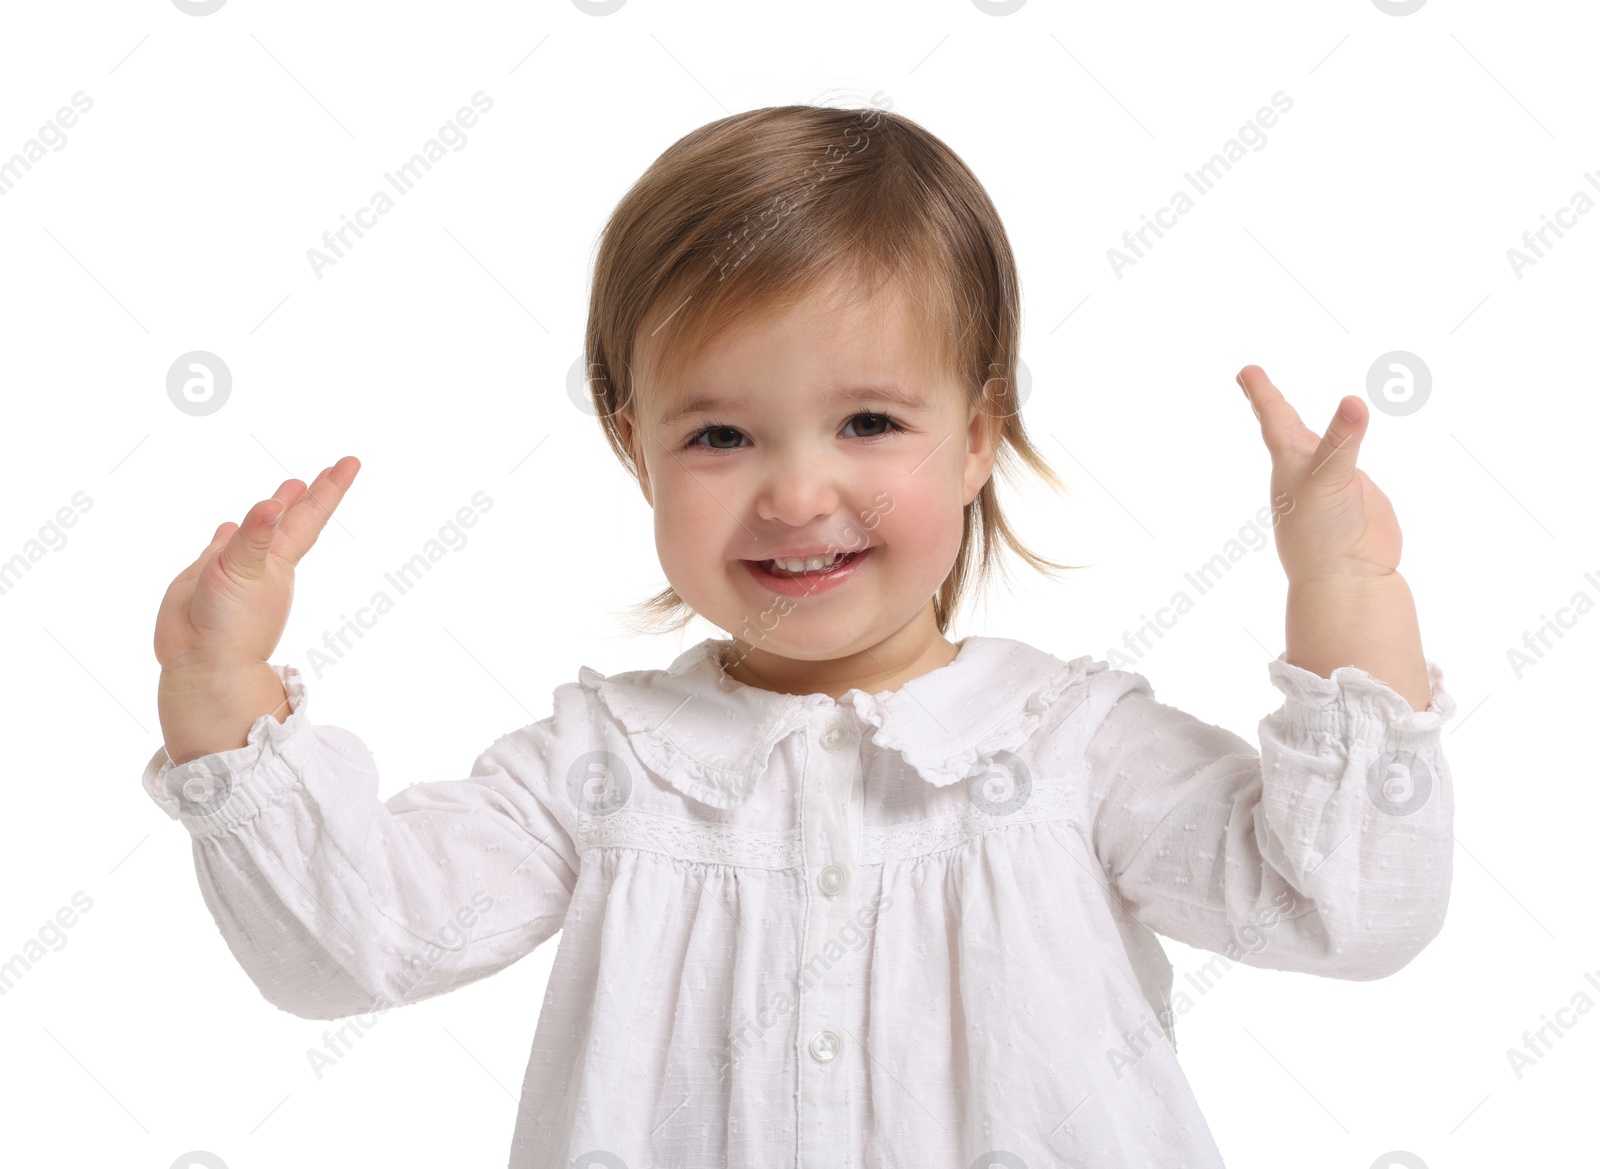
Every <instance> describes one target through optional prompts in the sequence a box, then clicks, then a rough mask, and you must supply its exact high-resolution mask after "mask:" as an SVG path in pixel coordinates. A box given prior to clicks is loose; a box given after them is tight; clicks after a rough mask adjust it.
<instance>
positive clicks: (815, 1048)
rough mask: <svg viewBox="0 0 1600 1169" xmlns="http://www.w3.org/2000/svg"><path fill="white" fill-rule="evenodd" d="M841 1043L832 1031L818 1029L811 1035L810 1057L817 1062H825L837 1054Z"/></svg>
mask: <svg viewBox="0 0 1600 1169" xmlns="http://www.w3.org/2000/svg"><path fill="white" fill-rule="evenodd" d="M841 1046H842V1045H841V1044H840V1042H839V1037H838V1036H837V1035H835V1034H834V1033H833V1032H832V1031H818V1032H817V1033H816V1034H815V1035H813V1036H812V1037H811V1057H812V1058H813V1059H815V1060H816V1061H817V1062H818V1063H827V1062H829V1061H830V1060H831V1059H833V1057H834V1056H836V1055H838V1054H839V1048H840V1047H841Z"/></svg>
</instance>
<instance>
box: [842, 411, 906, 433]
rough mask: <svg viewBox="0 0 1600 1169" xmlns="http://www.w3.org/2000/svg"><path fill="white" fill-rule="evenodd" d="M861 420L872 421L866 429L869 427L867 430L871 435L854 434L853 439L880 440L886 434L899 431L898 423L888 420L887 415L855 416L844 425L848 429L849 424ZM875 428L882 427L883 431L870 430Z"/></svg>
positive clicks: (891, 419)
mask: <svg viewBox="0 0 1600 1169" xmlns="http://www.w3.org/2000/svg"><path fill="white" fill-rule="evenodd" d="M862 418H868V419H872V420H873V421H872V422H870V423H869V424H868V427H869V430H871V433H868V434H856V435H852V436H851V437H853V438H882V437H883V436H884V435H886V434H892V433H894V432H895V431H897V430H899V429H901V427H900V424H899V423H898V422H896V421H895V420H894V419H893V418H890V417H889V416H888V415H887V414H857V415H855V417H853V418H851V419H850V422H849V423H846V424H845V425H846V427H847V428H848V427H849V425H850V424H851V423H854V422H856V421H858V420H860V419H862ZM876 426H882V427H883V428H884V429H882V430H876V429H872V428H874V427H876Z"/></svg>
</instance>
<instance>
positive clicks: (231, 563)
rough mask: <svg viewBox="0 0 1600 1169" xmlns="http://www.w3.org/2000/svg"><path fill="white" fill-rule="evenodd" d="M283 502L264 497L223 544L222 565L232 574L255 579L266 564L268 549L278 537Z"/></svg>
mask: <svg viewBox="0 0 1600 1169" xmlns="http://www.w3.org/2000/svg"><path fill="white" fill-rule="evenodd" d="M283 510H284V509H283V504H281V503H280V502H278V500H277V499H263V500H262V501H261V502H260V503H258V504H256V505H255V506H254V507H252V508H251V509H250V510H249V512H248V513H246V515H245V517H244V523H242V524H240V525H239V529H238V531H236V532H234V533H233V535H232V536H231V537H230V538H229V539H228V542H227V543H226V544H224V545H223V546H222V554H221V557H220V559H221V561H222V567H223V568H224V569H225V570H226V571H227V572H228V574H229V575H230V576H234V577H239V578H241V579H244V580H255V579H256V578H257V577H259V576H261V574H262V572H263V571H264V570H265V568H266V564H267V552H268V551H269V550H270V549H271V547H272V542H273V540H275V539H277V537H278V521H279V520H280V519H282V518H283Z"/></svg>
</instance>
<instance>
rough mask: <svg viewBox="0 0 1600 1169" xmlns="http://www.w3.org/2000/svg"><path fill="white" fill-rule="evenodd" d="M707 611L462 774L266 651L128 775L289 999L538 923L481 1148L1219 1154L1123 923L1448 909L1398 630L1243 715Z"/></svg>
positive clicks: (907, 1161) (487, 961) (1381, 925)
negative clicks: (875, 678)
mask: <svg viewBox="0 0 1600 1169" xmlns="http://www.w3.org/2000/svg"><path fill="white" fill-rule="evenodd" d="M730 647H731V643H730V642H727V641H721V640H715V639H708V640H706V641H703V642H701V643H700V644H699V645H697V646H695V647H693V648H691V649H689V650H686V651H685V652H684V653H682V654H681V655H680V656H679V657H678V658H677V659H676V660H675V661H674V662H673V663H672V665H671V667H670V668H669V669H666V670H640V671H632V672H629V673H623V674H617V675H615V676H613V677H609V678H608V677H605V676H603V675H601V674H599V673H597V672H596V671H594V670H592V669H589V668H588V667H586V666H585V667H580V668H579V671H578V681H577V682H569V683H564V684H562V685H561V686H559V687H557V688H556V690H555V693H554V697H553V713H552V715H551V716H550V717H549V718H546V719H543V720H542V721H540V722H536V723H533V724H531V725H529V726H526V727H523V728H522V729H520V730H516V731H512V732H511V733H510V734H507V735H505V736H503V737H501V738H500V739H498V740H496V741H495V742H494V743H493V744H492V745H491V746H490V747H489V748H488V749H487V750H485V751H484V752H483V753H482V754H481V755H479V756H478V758H477V761H476V762H475V763H474V765H473V767H472V770H471V773H470V774H469V775H468V776H467V777H466V778H463V779H454V780H445V781H442V782H432V783H419V784H414V785H412V786H410V787H407V788H405V789H404V790H402V791H399V792H397V793H396V794H395V795H393V796H391V797H390V798H389V799H388V800H386V801H380V800H379V798H378V794H377V793H378V782H379V778H378V773H377V769H376V767H375V766H374V763H373V760H372V756H371V754H370V752H369V751H368V750H367V748H366V747H365V746H364V745H363V744H362V742H361V741H360V740H359V739H358V738H356V736H355V735H353V734H351V733H350V732H349V731H346V730H342V729H340V728H338V727H332V726H313V725H312V724H311V723H310V722H309V721H308V720H307V716H306V690H305V683H304V680H303V679H302V678H301V676H300V674H299V672H298V671H297V670H296V669H295V668H294V667H291V666H279V667H275V668H276V669H277V671H278V674H279V677H280V678H281V679H282V680H283V682H284V685H285V687H286V689H287V691H288V694H289V698H290V705H291V712H292V713H291V714H290V716H289V717H288V719H287V720H286V721H285V722H283V723H279V722H278V721H277V720H276V719H275V718H272V717H270V716H263V717H262V718H260V719H258V720H257V721H256V723H255V725H254V726H253V727H251V729H250V732H249V739H248V744H247V745H246V746H244V747H240V748H237V749H235V750H230V751H222V752H219V753H216V754H212V755H207V756H204V757H202V758H200V759H196V760H194V761H192V762H190V763H186V764H184V765H182V766H179V767H173V766H171V763H170V761H169V760H168V758H167V755H166V752H165V751H164V750H159V751H157V752H156V754H155V756H154V757H153V758H152V759H151V760H150V763H149V765H148V767H147V768H146V770H145V773H144V776H143V783H144V786H145V789H146V790H147V791H148V792H149V794H150V795H151V797H152V798H153V799H155V800H156V802H157V803H159V804H160V805H161V806H162V807H163V808H165V809H166V811H167V812H168V814H169V815H171V816H172V817H173V818H174V819H177V820H179V821H180V822H181V823H183V825H184V826H185V827H186V828H187V829H188V830H189V832H190V833H192V834H193V838H194V840H193V844H194V854H195V862H196V872H197V873H198V875H199V880H200V884H201V889H202V892H203V893H204V896H205V901H206V904H207V905H208V906H209V907H210V909H211V913H212V916H213V917H214V918H215V920H216V923H217V925H218V927H219V928H220V929H221V931H222V933H223V936H224V937H225V938H226V940H227V943H228V946H229V947H230V949H231V950H232V951H233V953H234V956H235V957H236V958H238V960H239V963H240V964H241V965H242V966H243V967H244V969H245V972H246V973H247V974H248V975H249V976H250V978H251V979H252V980H254V982H255V983H256V985H257V986H258V987H259V988H260V989H261V992H262V994H263V995H264V996H265V997H266V998H267V1000H268V1001H269V1002H271V1003H273V1004H275V1005H276V1006H279V1007H281V1008H282V1009H284V1010H286V1011H290V1012H292V1013H294V1014H295V1015H299V1016H302V1017H305V1018H310V1019H334V1018H341V1017H344V1016H347V1015H355V1014H361V1013H368V1012H372V1011H374V1010H376V1009H379V1008H381V1007H384V1006H389V1005H396V1004H400V1003H407V1002H416V1001H418V1000H420V999H424V998H428V997H430V996H432V995H436V994H442V993H444V992H445V991H448V990H452V989H454V988H455V987H458V986H463V985H465V984H467V983H470V982H473V981H475V980H476V979H479V978H483V977H485V976H486V975H490V974H493V973H494V972H495V971H497V970H500V969H502V968H503V967H505V966H507V965H509V964H510V963H512V962H515V961H516V960H517V959H518V958H521V957H522V956H524V955H525V954H527V953H528V952H529V951H531V950H532V949H533V948H534V947H535V946H537V945H539V944H540V943H541V942H543V941H545V940H546V939H548V938H549V937H550V936H551V935H552V934H554V933H555V932H556V931H557V930H560V931H561V941H560V944H559V948H558V950H557V952H556V955H555V961H554V965H553V968H552V971H551V974H550V979H549V985H548V991H547V993H546V996H545V1000H544V1004H543V1009H542V1010H541V1012H540V1015H539V1023H538V1027H537V1030H536V1032H535V1034H534V1037H533V1050H532V1054H531V1055H530V1057H529V1060H528V1069H527V1073H526V1077H525V1079H524V1081H523V1091H522V1102H521V1107H520V1109H519V1111H518V1113H517V1120H516V1129H515V1133H514V1136H513V1139H512V1146H511V1156H510V1162H509V1163H510V1166H511V1169H557V1167H560V1169H568V1167H569V1166H573V1165H578V1166H582V1167H584V1169H589V1167H591V1166H593V1167H595V1169H599V1167H601V1166H604V1167H606V1169H617V1167H626V1169H646V1167H658V1169H667V1167H675V1166H683V1167H693V1169H705V1167H707V1166H716V1165H726V1166H756V1167H760V1169H779V1167H794V1169H881V1167H886V1166H916V1167H918V1169H969V1167H970V1166H973V1165H981V1166H983V1167H984V1169H988V1167H989V1166H991V1165H1001V1166H1006V1167H1007V1169H1040V1167H1043V1166H1047V1165H1074V1166H1088V1167H1092V1169H1113V1167H1121V1166H1128V1167H1133V1166H1138V1167H1139V1169H1145V1167H1147V1166H1153V1165H1159V1166H1162V1167H1163V1169H1180V1167H1186V1169H1220V1167H1221V1166H1222V1164H1223V1162H1222V1158H1221V1155H1220V1153H1219V1152H1218V1149H1217V1147H1216V1144H1215V1141H1214V1140H1213V1138H1212V1135H1211V1132H1210V1130H1209V1129H1208V1128H1207V1126H1206V1122H1205V1119H1204V1118H1203V1117H1202V1116H1201V1114H1200V1111H1199V1108H1198V1106H1197V1104H1196V1101H1195V1098H1194V1096H1193V1094H1192V1092H1191V1090H1190V1088H1189V1085H1188V1083H1187V1081H1186V1080H1185V1078H1184V1075H1183V1071H1182V1069H1181V1068H1180V1066H1179V1064H1178V1060H1177V1057H1176V1054H1175V1051H1176V1048H1175V1045H1174V1039H1173V1018H1174V1010H1173V996H1172V966H1171V964H1170V963H1169V962H1168V961H1167V958H1166V956H1165V954H1164V953H1163V951H1162V948H1161V944H1160V942H1159V941H1158V940H1157V939H1156V936H1155V933H1152V931H1156V932H1158V933H1161V934H1165V935H1167V936H1168V937H1171V938H1175V939H1177V940H1179V941H1182V942H1184V943H1186V944H1188V945H1190V946H1195V947H1200V948H1204V949H1207V950H1211V951H1215V952H1218V953H1220V954H1223V955H1225V956H1226V957H1227V958H1228V959H1229V960H1230V961H1239V962H1243V963H1245V964H1246V965H1249V966H1258V967H1268V968H1273V969H1280V970H1297V971H1303V972H1306V973H1311V974H1321V975H1326V976H1330V977H1334V978H1350V979H1372V978H1382V977H1384V976H1386V975H1388V974H1392V973H1393V972H1395V971H1396V970H1399V969H1400V968H1401V967H1403V966H1405V965H1406V963H1407V962H1409V961H1410V960H1411V959H1412V958H1413V957H1414V956H1415V955H1416V954H1417V953H1418V952H1419V951H1420V950H1421V949H1422V948H1423V946H1425V945H1426V944H1427V943H1428V941H1429V940H1430V939H1431V938H1433V937H1434V936H1435V935H1436V934H1437V933H1438V932H1439V929H1440V928H1441V926H1442V925H1443V923H1444V916H1445V906H1446V903H1447V901H1448V897H1449V890H1450V872H1451V867H1450V866H1451V843H1452V838H1451V820H1452V815H1453V808H1454V801H1453V796H1452V792H1451V784H1450V779H1449V771H1448V768H1447V766H1446V763H1445V760H1444V757H1443V754H1442V753H1441V749H1440V741H1439V736H1440V728H1441V726H1442V725H1443V724H1444V722H1445V721H1446V720H1448V719H1449V718H1450V717H1451V716H1452V715H1453V714H1454V713H1455V701H1454V699H1453V698H1452V697H1451V696H1450V695H1448V694H1446V693H1445V692H1444V690H1443V689H1442V685H1441V682H1442V676H1441V673H1440V670H1439V667H1438V666H1437V665H1436V664H1435V663H1434V662H1433V661H1432V660H1431V659H1430V660H1428V661H1427V667H1428V676H1429V682H1430V688H1431V691H1432V702H1431V706H1430V708H1429V709H1428V710H1426V711H1422V712H1415V711H1413V710H1412V709H1411V707H1410V705H1409V704H1408V703H1407V702H1406V700H1405V699H1404V698H1403V697H1401V696H1400V695H1399V694H1398V693H1396V692H1395V691H1394V690H1393V689H1391V688H1390V687H1388V686H1386V685H1384V684H1383V683H1381V682H1379V681H1377V680H1376V679H1374V678H1373V677H1372V676H1371V675H1370V674H1368V673H1366V672H1365V671H1363V670H1359V669H1356V668H1355V667H1350V666H1347V667H1343V668H1341V669H1338V670H1335V671H1334V672H1333V677H1332V678H1322V677H1319V676H1318V675H1316V674H1313V673H1311V672H1310V671H1308V670H1304V669H1301V668H1299V667H1297V666H1292V665H1289V664H1288V663H1287V662H1285V661H1284V660H1283V658H1282V656H1281V655H1280V657H1279V658H1278V660H1276V661H1274V662H1270V663H1268V674H1269V676H1270V679H1271V681H1272V683H1273V684H1274V685H1275V686H1276V687H1277V688H1278V689H1279V690H1281V691H1282V692H1283V694H1284V695H1285V701H1284V703H1283V705H1282V706H1281V707H1280V708H1279V709H1278V710H1277V711H1276V712H1274V713H1273V714H1271V715H1269V716H1268V717H1267V718H1265V719H1263V720H1262V721H1261V724H1260V728H1259V730H1260V744H1261V747H1260V752H1259V754H1258V753H1257V751H1256V749H1255V748H1253V747H1252V746H1251V745H1250V744H1249V743H1247V742H1246V741H1245V740H1244V739H1241V738H1240V737H1239V736H1237V735H1235V734H1233V733H1232V732H1230V731H1227V730H1224V729H1222V728H1220V727H1216V726H1212V725H1210V724H1207V723H1204V722H1202V721H1200V720H1199V719H1197V718H1195V717H1194V716H1192V715H1189V714H1185V713H1184V712H1183V711H1180V710H1177V709H1174V708H1172V707H1169V706H1164V705H1162V704H1161V703H1158V702H1157V701H1156V700H1155V699H1154V697H1153V696H1152V691H1151V688H1150V685H1149V683H1148V682H1147V681H1146V680H1145V678H1144V677H1143V676H1142V675H1140V674H1137V673H1132V672H1125V671H1121V670H1115V669H1111V668H1110V667H1109V665H1108V664H1107V663H1106V662H1105V661H1097V660H1092V659H1091V658H1090V657H1088V656H1084V657H1079V658H1075V659H1073V660H1072V661H1070V662H1063V661H1061V660H1059V659H1057V658H1055V657H1053V656H1051V655H1050V654H1048V653H1045V652H1043V651H1041V650H1038V649H1035V648H1033V647H1031V646H1029V645H1026V644H1024V643H1022V642H1019V641H1013V640H1010V639H1007V638H1000V637H978V636H970V637H967V638H965V639H963V640H962V641H961V642H959V643H958V647H959V652H958V655H957V657H956V658H955V659H954V660H953V661H952V662H950V663H949V664H947V665H945V666H942V667H939V668H938V669H935V670H933V671H931V672H929V673H926V674H923V675H921V676H920V677H917V678H914V679H912V680H911V681H910V682H908V683H907V684H906V685H904V686H903V687H901V688H900V689H898V690H894V691H884V692H881V693H878V694H867V693H865V692H863V691H861V690H859V689H857V690H851V691H849V692H848V693H846V694H845V695H843V696H842V697H841V698H840V699H839V700H838V701H835V700H833V699H830V698H829V697H828V696H827V695H825V694H811V695H805V696H798V695H786V694H776V693H773V692H770V691H765V690H760V689H757V688H755V687H752V686H747V685H745V684H743V683H740V682H737V681H734V680H733V679H731V678H729V677H727V676H726V675H725V674H723V673H721V670H720V663H721V662H722V661H723V660H724V659H723V658H722V657H721V656H720V655H721V654H722V653H723V652H724V651H725V650H728V649H730ZM1224 968H1225V966H1224ZM1183 993H1184V992H1183V991H1182V990H1181V989H1180V990H1179V992H1178V995H1179V999H1180V1003H1179V1007H1180V1009H1179V1011H1178V1012H1177V1013H1182V1002H1181V999H1182V996H1183ZM586 1157H587V1159H585V1158H586Z"/></svg>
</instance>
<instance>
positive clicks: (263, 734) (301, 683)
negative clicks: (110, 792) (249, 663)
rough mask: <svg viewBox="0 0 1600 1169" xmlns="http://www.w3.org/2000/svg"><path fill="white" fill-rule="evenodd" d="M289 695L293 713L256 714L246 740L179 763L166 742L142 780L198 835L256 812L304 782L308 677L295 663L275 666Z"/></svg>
mask: <svg viewBox="0 0 1600 1169" xmlns="http://www.w3.org/2000/svg"><path fill="white" fill-rule="evenodd" d="M272 668H273V670H275V671H276V672H277V675H278V680H279V681H280V682H282V683H283V688H284V690H285V692H287V694H288V696H289V717H288V718H286V719H284V721H283V722H281V723H280V722H279V721H278V719H277V717H276V716H275V715H272V714H264V715H262V716H261V717H260V718H258V719H256V721H255V724H254V725H253V726H251V728H250V733H249V734H248V735H247V736H246V737H245V745H244V746H242V747H234V748H232V749H230V750H227V751H216V752H213V753H212V754H210V755H202V756H200V757H199V758H198V759H191V760H190V761H189V762H187V763H182V764H178V765H174V764H173V762H172V758H171V756H169V755H168V754H167V749H166V747H165V745H163V746H161V747H158V748H157V749H156V752H155V754H154V755H152V756H151V757H150V761H149V763H147V764H146V765H145V769H144V775H143V777H142V778H141V782H142V783H143V784H144V790H145V791H146V792H147V793H148V794H149V796H150V798H151V799H153V800H154V801H155V802H156V803H158V804H160V805H161V808H162V810H163V811H165V812H166V814H167V815H168V816H169V817H171V818H172V819H174V820H177V821H178V822H179V823H181V824H182V825H183V826H184V827H185V828H187V829H188V830H189V831H190V832H191V833H192V834H193V835H195V836H209V835H211V834H212V833H214V832H221V831H223V830H225V829H227V828H229V827H231V826H232V825H234V824H238V823H240V822H242V821H244V820H248V819H250V818H251V817H253V816H254V815H255V814H256V813H257V812H258V811H260V810H261V809H262V808H264V807H266V806H267V805H269V804H271V803H273V802H275V801H276V800H278V799H280V798H281V797H282V796H283V794H284V793H285V792H287V791H288V790H289V789H290V788H291V787H293V786H294V784H295V783H296V782H297V781H298V779H299V776H300V773H301V767H302V765H303V763H304V762H305V759H306V757H307V755H308V754H309V752H310V749H311V740H312V728H311V724H310V723H309V722H308V721H307V719H306V714H305V704H306V687H305V679H304V678H302V677H301V675H300V671H299V670H298V669H297V668H295V667H294V666H273V667H272Z"/></svg>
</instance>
